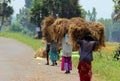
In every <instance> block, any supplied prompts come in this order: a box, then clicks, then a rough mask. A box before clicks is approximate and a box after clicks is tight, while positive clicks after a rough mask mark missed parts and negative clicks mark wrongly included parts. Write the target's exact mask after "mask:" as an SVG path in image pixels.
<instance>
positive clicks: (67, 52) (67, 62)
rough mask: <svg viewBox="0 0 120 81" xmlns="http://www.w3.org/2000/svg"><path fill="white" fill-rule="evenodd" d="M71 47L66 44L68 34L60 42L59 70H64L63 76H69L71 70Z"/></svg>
mask: <svg viewBox="0 0 120 81" xmlns="http://www.w3.org/2000/svg"><path fill="white" fill-rule="evenodd" d="M72 48H73V47H72V45H70V44H68V34H65V37H64V38H63V40H62V50H63V52H62V63H61V70H62V71H64V70H66V72H65V74H69V73H70V70H72Z"/></svg>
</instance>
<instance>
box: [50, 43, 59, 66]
mask: <svg viewBox="0 0 120 81" xmlns="http://www.w3.org/2000/svg"><path fill="white" fill-rule="evenodd" d="M49 54H50V59H51V61H52V65H51V66H54V65H57V60H58V43H57V41H52V42H51V44H50V51H49Z"/></svg>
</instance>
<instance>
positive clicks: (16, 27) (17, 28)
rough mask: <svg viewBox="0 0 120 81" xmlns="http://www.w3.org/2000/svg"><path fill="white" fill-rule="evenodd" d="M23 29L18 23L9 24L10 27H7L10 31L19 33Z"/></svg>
mask: <svg viewBox="0 0 120 81" xmlns="http://www.w3.org/2000/svg"><path fill="white" fill-rule="evenodd" d="M22 29H23V26H22V24H20V23H18V22H14V23H12V24H11V26H10V27H9V30H10V31H14V32H21V31H22Z"/></svg>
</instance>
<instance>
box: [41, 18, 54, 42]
mask: <svg viewBox="0 0 120 81" xmlns="http://www.w3.org/2000/svg"><path fill="white" fill-rule="evenodd" d="M54 21H55V19H54V17H53V16H48V17H46V18H45V19H44V21H43V26H42V36H43V37H44V39H45V40H46V41H47V42H51V40H52V34H51V33H52V30H51V29H52V28H51V25H52V24H53V23H54Z"/></svg>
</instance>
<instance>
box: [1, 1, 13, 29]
mask: <svg viewBox="0 0 120 81" xmlns="http://www.w3.org/2000/svg"><path fill="white" fill-rule="evenodd" d="M10 2H11V0H6V1H5V0H4V1H3V3H2V4H1V14H0V15H1V16H2V21H1V26H0V30H1V28H2V26H3V24H4V17H6V18H8V17H10V16H11V15H12V14H13V12H14V10H13V7H11V6H9V5H8V3H10Z"/></svg>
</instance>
